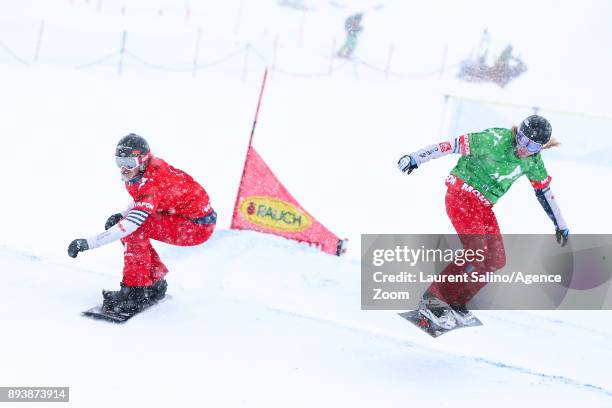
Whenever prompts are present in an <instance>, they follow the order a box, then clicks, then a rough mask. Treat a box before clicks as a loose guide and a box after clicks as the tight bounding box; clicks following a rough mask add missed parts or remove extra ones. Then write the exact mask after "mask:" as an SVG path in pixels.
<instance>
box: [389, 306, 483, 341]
mask: <svg viewBox="0 0 612 408" xmlns="http://www.w3.org/2000/svg"><path fill="white" fill-rule="evenodd" d="M398 314H399V315H400V316H401V317H403V318H404V319H406V320H408V321H409V322H411V323H412V324H414V325H415V326H416V327H418V328H419V329H421V330H423V331H424V332H425V333H427V334H429V335H430V336H431V337H434V338H436V337H439V336H441V335H443V334H445V333H448V332H450V331H453V330H457V329H462V328H464V327H475V326H482V322H481V321H480V320H478V318H477V317H475V318H474V320H473V321H471V322H470V323H468V324H459V323H458V324H457V325H456V326H455V327H453V328H452V329H445V328H443V327H440V326H438V325H437V324H435V323H434V322H432V321H431V320H429V318H427V317H426V316H423V315H422V314H420V313H419V311H418V310H413V311H411V312H404V313H398Z"/></svg>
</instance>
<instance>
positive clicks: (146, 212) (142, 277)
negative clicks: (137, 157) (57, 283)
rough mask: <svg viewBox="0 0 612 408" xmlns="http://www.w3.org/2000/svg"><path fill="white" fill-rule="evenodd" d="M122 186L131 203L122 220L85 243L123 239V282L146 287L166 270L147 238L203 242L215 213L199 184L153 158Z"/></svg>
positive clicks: (181, 243) (93, 245) (183, 243)
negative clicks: (140, 172)
mask: <svg viewBox="0 0 612 408" xmlns="http://www.w3.org/2000/svg"><path fill="white" fill-rule="evenodd" d="M125 187H126V189H127V191H128V193H129V194H130V195H131V196H132V198H133V199H134V202H133V203H132V204H130V206H129V207H128V209H127V210H126V211H125V212H124V213H123V215H124V218H123V219H122V220H121V221H119V223H117V224H116V225H115V226H113V227H112V228H110V229H108V230H107V231H106V232H104V233H102V234H100V235H98V236H96V237H93V238H88V239H87V241H88V244H89V246H90V248H96V247H98V246H100V245H104V244H107V243H109V242H113V241H116V240H118V239H121V242H122V243H123V245H124V267H123V283H124V284H125V285H127V286H149V285H151V284H153V283H154V282H156V281H158V280H159V279H161V278H163V277H164V276H165V275H166V273H167V272H168V269H167V268H166V266H165V265H164V264H163V263H162V261H161V260H160V258H159V255H158V254H157V252H156V251H155V249H154V248H153V246H152V245H151V242H150V240H151V239H154V240H157V241H162V242H166V243H168V244H172V245H179V246H191V245H198V244H202V243H203V242H205V241H207V240H208V238H210V236H211V235H212V233H213V231H214V228H215V222H216V213H215V212H214V211H213V209H212V207H211V205H210V200H209V197H208V194H207V193H206V190H204V188H203V187H202V186H201V185H200V184H198V183H197V182H196V181H195V180H194V179H193V178H192V177H191V176H189V175H188V174H187V173H185V172H184V171H181V170H179V169H176V168H174V167H172V166H170V165H169V164H168V163H166V162H165V161H163V160H162V159H160V158H157V157H153V158H152V159H151V162H150V163H149V165H148V166H147V168H146V170H145V171H144V173H142V175H141V176H140V177H139V178H137V179H136V180H131V181H129V182H126V184H125Z"/></svg>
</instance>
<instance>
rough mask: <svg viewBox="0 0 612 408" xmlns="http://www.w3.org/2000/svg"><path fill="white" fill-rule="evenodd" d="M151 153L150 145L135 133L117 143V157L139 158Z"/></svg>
mask: <svg viewBox="0 0 612 408" xmlns="http://www.w3.org/2000/svg"><path fill="white" fill-rule="evenodd" d="M150 151H151V149H149V144H148V143H147V141H146V140H145V138H144V137H142V136H138V135H137V134H135V133H130V134H129V135H127V136H124V137H122V138H121V140H119V143H117V150H115V156H117V157H137V156H144V155H146V154H148V153H149V152H150Z"/></svg>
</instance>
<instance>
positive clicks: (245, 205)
mask: <svg viewBox="0 0 612 408" xmlns="http://www.w3.org/2000/svg"><path fill="white" fill-rule="evenodd" d="M231 228H232V229H249V230H255V231H259V232H267V233H270V234H275V235H280V236H283V237H285V238H289V239H293V240H296V241H299V242H305V243H308V244H310V245H313V246H316V247H318V248H320V249H321V250H322V251H324V252H327V253H330V254H333V255H338V256H339V255H342V254H343V253H345V252H346V245H345V244H346V240H341V239H339V238H338V237H337V236H336V235H334V234H333V233H331V232H330V231H329V230H328V229H327V228H325V227H324V226H323V224H321V223H320V222H318V221H317V220H316V219H315V218H314V217H313V216H312V215H310V214H309V213H308V212H307V211H306V210H304V208H303V207H302V206H301V205H300V204H299V203H298V202H297V201H296V200H295V198H293V196H292V195H291V194H290V193H289V191H287V189H286V188H285V186H283V184H282V183H281V182H280V181H279V180H278V179H277V178H276V176H275V175H274V173H272V170H270V168H269V167H268V165H267V164H266V163H265V162H264V161H263V159H262V158H261V156H260V155H259V154H258V153H257V151H256V150H255V149H254V148H253V146H251V147H250V148H249V151H248V153H247V159H246V163H245V165H244V174H243V177H242V181H241V183H240V188H239V190H238V197H237V198H236V205H235V207H234V216H233V218H232V226H231Z"/></svg>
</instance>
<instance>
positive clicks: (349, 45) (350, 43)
mask: <svg viewBox="0 0 612 408" xmlns="http://www.w3.org/2000/svg"><path fill="white" fill-rule="evenodd" d="M362 18H363V13H357V14H353V15H352V16H350V17H349V18H347V19H346V21H345V22H344V30H345V31H346V41H345V42H344V45H343V46H342V47H341V48H340V51H338V57H341V58H351V57H352V55H353V52H354V51H355V48H356V47H357V34H359V33H360V32H362V31H363V26H362V25H361V19H362Z"/></svg>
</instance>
